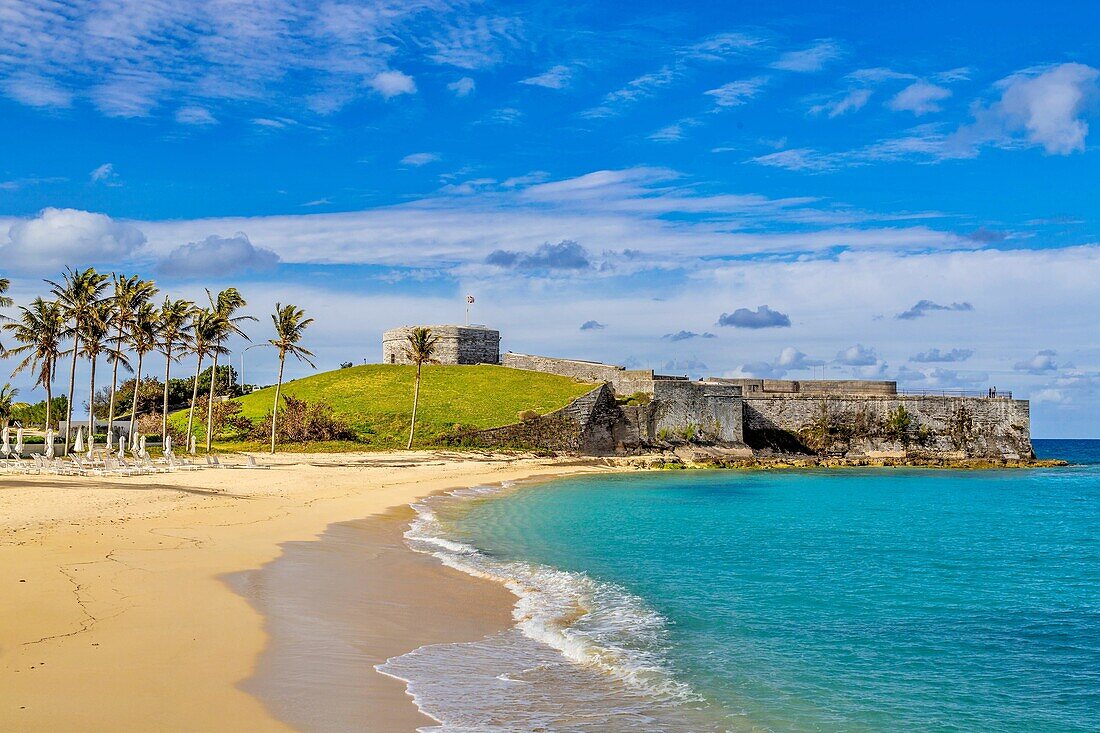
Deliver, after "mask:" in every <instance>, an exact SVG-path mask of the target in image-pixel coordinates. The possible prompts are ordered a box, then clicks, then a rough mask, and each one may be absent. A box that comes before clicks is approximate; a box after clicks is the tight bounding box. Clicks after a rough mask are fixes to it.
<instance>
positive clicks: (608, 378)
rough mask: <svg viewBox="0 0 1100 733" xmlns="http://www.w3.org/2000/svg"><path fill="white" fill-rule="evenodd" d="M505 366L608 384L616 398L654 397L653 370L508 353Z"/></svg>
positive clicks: (504, 357) (504, 358)
mask: <svg viewBox="0 0 1100 733" xmlns="http://www.w3.org/2000/svg"><path fill="white" fill-rule="evenodd" d="M501 364H503V365H504V366H506V367H511V368H512V369H526V370H528V371H533V372H546V373H548V374H557V375H560V376H563V377H571V378H573V379H577V380H580V381H582V382H607V383H608V384H610V385H611V388H612V389H613V390H614V392H615V394H616V395H619V396H621V397H628V396H630V395H632V394H637V393H639V392H641V393H644V394H653V370H651V369H625V368H623V367H621V366H616V365H614V364H601V363H600V362H597V361H580V360H577V359H556V358H554V357H551V356H535V355H532V354H516V353H513V352H510V351H509V352H508V353H506V354H504V355H503V356H502V357H501Z"/></svg>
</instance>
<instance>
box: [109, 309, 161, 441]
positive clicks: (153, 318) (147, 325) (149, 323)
mask: <svg viewBox="0 0 1100 733" xmlns="http://www.w3.org/2000/svg"><path fill="white" fill-rule="evenodd" d="M129 335H130V339H129V341H130V348H131V350H133V352H134V354H136V355H137V367H136V369H135V370H134V399H133V401H132V402H131V404H130V433H129V434H130V435H131V436H132V435H133V434H134V423H135V422H136V421H137V404H138V393H139V392H140V391H141V363H142V362H143V361H144V360H145V355H146V354H148V353H149V352H150V351H153V350H154V349H156V348H157V343H158V339H159V337H160V318H159V317H158V313H157V309H156V308H154V307H153V305H152V304H150V303H142V304H141V305H139V306H138V307H137V308H136V309H135V310H134V315H133V319H132V320H131V322H130V334H129ZM116 363H117V362H116Z"/></svg>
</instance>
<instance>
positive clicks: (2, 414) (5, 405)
mask: <svg viewBox="0 0 1100 733" xmlns="http://www.w3.org/2000/svg"><path fill="white" fill-rule="evenodd" d="M17 394H19V390H18V389H16V388H15V387H13V386H11V384H5V385H4V386H3V387H0V427H7V425H8V422H9V421H10V420H11V406H12V402H13V401H14V400H15V396H16V395H17Z"/></svg>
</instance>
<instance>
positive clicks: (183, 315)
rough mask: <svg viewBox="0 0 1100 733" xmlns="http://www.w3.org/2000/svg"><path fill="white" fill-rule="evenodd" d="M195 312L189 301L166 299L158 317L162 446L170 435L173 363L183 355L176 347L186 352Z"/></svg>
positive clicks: (193, 305)
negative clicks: (192, 317) (169, 395)
mask: <svg viewBox="0 0 1100 733" xmlns="http://www.w3.org/2000/svg"><path fill="white" fill-rule="evenodd" d="M194 310H195V304H194V303H192V302H191V301H189V300H170V299H169V298H168V297H167V296H165V298H164V305H162V306H161V307H160V313H159V314H158V315H157V318H158V320H159V322H160V323H159V325H158V330H159V332H160V343H159V344H158V346H159V348H160V353H162V354H164V405H163V409H162V411H161V415H160V439H161V445H163V444H164V438H165V436H166V435H168V380H169V378H170V377H171V375H172V361H173V360H175V361H179V358H180V356H182V353H176V352H175V351H174V350H175V349H176V347H179V348H180V352H185V351H186V349H187V346H188V344H189V343H190V337H191V335H190V333H189V329H190V325H191V314H192V312H193V311H194Z"/></svg>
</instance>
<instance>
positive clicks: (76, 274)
mask: <svg viewBox="0 0 1100 733" xmlns="http://www.w3.org/2000/svg"><path fill="white" fill-rule="evenodd" d="M46 283H47V284H48V285H50V286H51V288H50V292H52V293H53V294H54V296H55V297H56V298H57V301H58V304H59V305H60V307H61V311H62V313H63V314H64V316H65V319H66V320H67V321H68V322H69V325H68V328H67V329H66V333H65V335H66V336H67V337H72V339H73V348H72V354H73V363H72V368H71V369H70V371H69V396H68V404H67V405H66V408H65V452H66V453H68V452H69V433H70V432H71V431H72V420H73V390H74V389H75V388H76V360H77V359H78V358H79V357H80V331H81V329H82V327H83V323H84V321H85V320H87V319H88V317H89V314H90V313H91V311H92V310H93V309H94V308H95V306H96V304H97V303H98V302H99V300H100V298H101V297H102V296H103V290H104V288H106V287H107V285H106V283H107V276H106V275H101V274H99V273H98V272H96V271H95V268H93V267H89V268H88V269H86V270H82V271H77V270H74V269H72V268H71V267H70V268H66V270H65V275H64V276H63V278H62V281H61V282H60V283H56V282H54V281H53V280H47V281H46Z"/></svg>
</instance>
